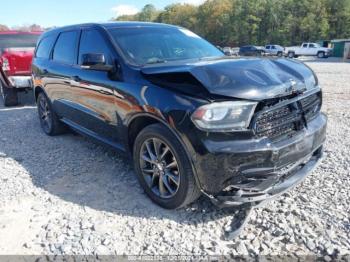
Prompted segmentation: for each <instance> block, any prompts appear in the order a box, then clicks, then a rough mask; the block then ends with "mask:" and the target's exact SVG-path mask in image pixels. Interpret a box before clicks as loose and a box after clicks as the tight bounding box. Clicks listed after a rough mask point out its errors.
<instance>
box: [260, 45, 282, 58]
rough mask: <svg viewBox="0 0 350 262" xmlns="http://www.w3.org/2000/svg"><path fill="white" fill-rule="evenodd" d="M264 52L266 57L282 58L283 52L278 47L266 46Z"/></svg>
mask: <svg viewBox="0 0 350 262" xmlns="http://www.w3.org/2000/svg"><path fill="white" fill-rule="evenodd" d="M264 50H265V53H266V54H267V55H274V56H278V57H282V56H283V52H284V48H283V47H282V46H280V45H266V46H265V48H264Z"/></svg>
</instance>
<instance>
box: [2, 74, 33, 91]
mask: <svg viewBox="0 0 350 262" xmlns="http://www.w3.org/2000/svg"><path fill="white" fill-rule="evenodd" d="M8 79H9V81H10V83H11V87H13V88H32V86H33V82H32V77H31V76H9V77H8Z"/></svg>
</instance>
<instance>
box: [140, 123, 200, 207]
mask: <svg viewBox="0 0 350 262" xmlns="http://www.w3.org/2000/svg"><path fill="white" fill-rule="evenodd" d="M152 142H153V144H152ZM156 147H157V148H158V150H157V151H156V149H155V148H156ZM165 152H166V153H165ZM133 159H134V168H135V171H136V174H137V178H138V180H139V182H140V184H141V186H142V188H143V189H144V191H145V193H146V194H147V195H148V197H149V198H150V199H151V200H152V201H153V202H154V203H156V204H158V205H159V206H161V207H163V208H166V209H176V208H181V207H184V206H186V205H188V204H190V203H192V202H193V201H195V200H196V199H197V198H198V197H199V196H200V191H199V189H198V187H197V185H196V181H195V177H194V173H193V170H192V166H191V163H190V160H189V159H188V157H187V154H186V151H185V148H184V147H183V146H182V144H181V143H180V141H179V140H178V138H177V137H176V136H175V135H174V134H173V133H172V132H171V131H170V130H168V129H167V128H166V127H165V126H163V125H162V124H153V125H149V126H147V127H145V128H144V129H143V130H141V132H140V133H139V134H138V136H137V137H136V140H135V143H134V148H133ZM145 159H147V160H145ZM174 160H175V161H174ZM174 162H175V164H176V167H175V166H174V165H172V164H173V163H174ZM159 166H160V167H159ZM168 166H169V168H167V167H168ZM170 166H171V168H170ZM146 171H147V172H146ZM163 181H164V182H163ZM165 182H166V183H165ZM162 185H163V186H162Z"/></svg>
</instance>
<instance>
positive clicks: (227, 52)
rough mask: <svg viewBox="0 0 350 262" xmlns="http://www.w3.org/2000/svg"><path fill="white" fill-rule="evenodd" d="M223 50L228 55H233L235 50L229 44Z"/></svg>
mask: <svg viewBox="0 0 350 262" xmlns="http://www.w3.org/2000/svg"><path fill="white" fill-rule="evenodd" d="M222 51H223V52H224V54H225V55H227V56H232V55H233V52H232V49H231V47H228V46H225V47H224V48H223V49H222Z"/></svg>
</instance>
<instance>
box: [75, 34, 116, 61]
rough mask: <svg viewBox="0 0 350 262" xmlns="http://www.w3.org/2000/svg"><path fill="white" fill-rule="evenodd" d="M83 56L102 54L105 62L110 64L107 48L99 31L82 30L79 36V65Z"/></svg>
mask: <svg viewBox="0 0 350 262" xmlns="http://www.w3.org/2000/svg"><path fill="white" fill-rule="evenodd" d="M84 54H104V56H105V59H106V62H107V63H108V64H110V56H109V48H108V46H107V43H106V41H105V39H104V38H103V37H102V35H101V34H100V32H99V31H97V30H95V29H92V30H84V31H83V32H82V34H81V39H80V47H79V65H81V64H82V57H83V55H84Z"/></svg>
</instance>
